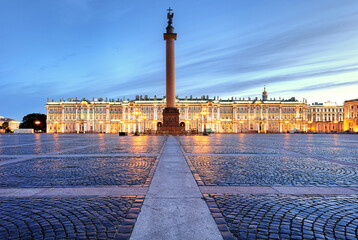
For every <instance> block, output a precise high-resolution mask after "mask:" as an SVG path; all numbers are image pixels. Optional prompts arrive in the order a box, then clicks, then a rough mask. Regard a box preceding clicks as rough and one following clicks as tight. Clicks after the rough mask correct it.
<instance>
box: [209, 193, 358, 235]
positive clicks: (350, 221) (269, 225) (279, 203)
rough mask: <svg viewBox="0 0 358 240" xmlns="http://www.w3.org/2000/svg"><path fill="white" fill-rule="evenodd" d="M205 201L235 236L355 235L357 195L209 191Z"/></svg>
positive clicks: (357, 227) (357, 219) (356, 228)
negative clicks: (255, 193) (237, 193)
mask: <svg viewBox="0 0 358 240" xmlns="http://www.w3.org/2000/svg"><path fill="white" fill-rule="evenodd" d="M211 198H213V199H214V201H215V202H216V204H217V207H218V208H215V207H213V205H212V204H211V202H210V199H211ZM206 201H208V204H209V206H211V210H212V212H213V215H214V216H215V214H218V215H219V216H220V215H221V214H222V216H223V218H224V220H225V222H226V224H227V226H228V227H229V230H230V231H231V233H232V234H233V235H234V236H235V237H236V238H237V239H268V238H269V239H352V240H353V239H357V237H358V235H357V231H358V211H357V209H358V197H357V196H278V195H268V196H267V195H266V196H264V195H211V196H209V197H206ZM215 212H216V213H215ZM225 222H224V223H225Z"/></svg>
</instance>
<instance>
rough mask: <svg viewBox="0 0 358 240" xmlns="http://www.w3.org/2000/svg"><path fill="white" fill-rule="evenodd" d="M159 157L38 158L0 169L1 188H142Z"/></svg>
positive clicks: (0, 167)
mask: <svg viewBox="0 0 358 240" xmlns="http://www.w3.org/2000/svg"><path fill="white" fill-rule="evenodd" d="M156 160H157V158H156V157H141V156H138V157H113V158H111V157H95V158H92V157H71V158H35V159H31V160H27V161H23V162H18V163H14V164H7V165H4V166H0V187H2V188H4V187H11V188H12V187H71V186H104V185H143V184H145V182H146V180H147V178H148V176H149V173H150V170H151V169H152V167H153V166H154V164H155V162H156Z"/></svg>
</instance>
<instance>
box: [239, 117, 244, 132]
mask: <svg viewBox="0 0 358 240" xmlns="http://www.w3.org/2000/svg"><path fill="white" fill-rule="evenodd" d="M239 123H240V128H241V133H242V124H243V123H244V121H242V120H241V121H240V122H239Z"/></svg>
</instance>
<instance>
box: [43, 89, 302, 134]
mask: <svg viewBox="0 0 358 240" xmlns="http://www.w3.org/2000/svg"><path fill="white" fill-rule="evenodd" d="M165 103H166V102H165V98H157V97H154V98H148V96H144V97H142V96H137V97H136V99H135V100H132V101H130V100H125V99H117V100H114V99H106V100H104V99H92V100H87V99H83V100H77V99H68V100H67V101H65V100H64V99H62V100H60V102H53V101H52V102H50V101H48V102H47V104H46V109H47V132H48V133H71V132H72V133H79V132H84V133H89V132H96V133H101V132H102V133H118V132H127V133H133V132H135V129H136V127H138V131H139V132H155V131H156V130H157V129H158V127H160V126H161V125H162V122H163V119H162V112H163V109H164V108H165ZM176 106H177V107H178V109H179V111H180V124H181V126H183V127H184V128H185V130H186V131H188V132H196V131H198V132H203V130H204V126H206V129H207V131H208V132H217V133H240V132H273V133H280V132H287V131H290V130H292V129H297V130H300V131H307V110H308V105H307V103H306V101H298V100H296V99H295V98H291V99H287V100H285V99H268V98H267V92H266V90H265V91H264V92H263V95H262V99H257V98H255V99H250V98H248V99H244V98H239V99H237V98H235V99H234V98H230V99H227V100H222V99H221V98H219V97H214V98H213V99H209V97H208V96H202V97H201V98H199V99H198V98H193V97H189V98H188V97H185V98H180V99H176ZM136 113H137V114H136Z"/></svg>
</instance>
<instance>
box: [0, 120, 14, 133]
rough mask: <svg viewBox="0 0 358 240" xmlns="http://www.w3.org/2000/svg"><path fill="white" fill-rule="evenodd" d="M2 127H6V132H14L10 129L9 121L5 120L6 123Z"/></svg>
mask: <svg viewBox="0 0 358 240" xmlns="http://www.w3.org/2000/svg"><path fill="white" fill-rule="evenodd" d="M0 129H5V132H6V133H10V132H12V130H11V129H10V125H9V122H4V123H3V124H2V125H1V127H0Z"/></svg>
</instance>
